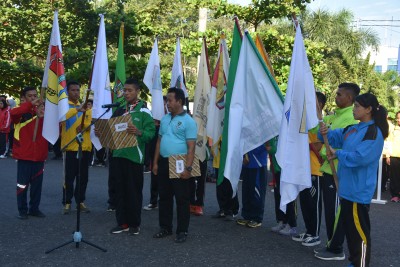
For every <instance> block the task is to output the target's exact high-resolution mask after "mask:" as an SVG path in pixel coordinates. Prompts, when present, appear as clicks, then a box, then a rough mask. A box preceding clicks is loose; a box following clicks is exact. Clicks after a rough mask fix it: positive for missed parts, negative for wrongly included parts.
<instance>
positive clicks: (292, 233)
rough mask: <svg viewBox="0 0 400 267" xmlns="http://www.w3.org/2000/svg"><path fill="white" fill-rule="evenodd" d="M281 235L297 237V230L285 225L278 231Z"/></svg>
mask: <svg viewBox="0 0 400 267" xmlns="http://www.w3.org/2000/svg"><path fill="white" fill-rule="evenodd" d="M279 233H280V234H281V235H287V236H295V235H297V229H296V227H290V225H289V224H286V226H285V228H283V229H282V230H280V231H279Z"/></svg>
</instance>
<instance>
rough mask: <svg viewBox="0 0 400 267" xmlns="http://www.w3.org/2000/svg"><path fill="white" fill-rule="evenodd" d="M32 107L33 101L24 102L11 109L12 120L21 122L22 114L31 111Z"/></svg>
mask: <svg viewBox="0 0 400 267" xmlns="http://www.w3.org/2000/svg"><path fill="white" fill-rule="evenodd" d="M32 107H33V105H32V103H31V102H25V103H22V104H21V106H19V107H16V108H13V109H11V111H10V115H11V120H12V122H13V123H19V121H20V119H21V117H22V115H23V114H25V113H29V112H30V111H31V110H32Z"/></svg>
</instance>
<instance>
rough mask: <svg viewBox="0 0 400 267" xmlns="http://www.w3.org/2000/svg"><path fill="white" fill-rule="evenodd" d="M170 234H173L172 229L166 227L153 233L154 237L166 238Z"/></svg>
mask: <svg viewBox="0 0 400 267" xmlns="http://www.w3.org/2000/svg"><path fill="white" fill-rule="evenodd" d="M169 235H172V231H168V230H166V229H161V230H160V231H159V232H158V233H156V234H154V235H153V238H164V237H167V236H169Z"/></svg>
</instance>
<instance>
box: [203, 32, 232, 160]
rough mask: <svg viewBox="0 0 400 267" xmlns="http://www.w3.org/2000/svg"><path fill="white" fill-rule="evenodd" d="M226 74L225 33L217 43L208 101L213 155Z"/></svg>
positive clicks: (222, 113) (220, 125)
mask: <svg viewBox="0 0 400 267" xmlns="http://www.w3.org/2000/svg"><path fill="white" fill-rule="evenodd" d="M228 75H229V53H228V47H227V45H226V41H225V35H222V36H221V40H220V43H219V50H218V60H217V63H216V66H215V70H214V74H213V77H212V82H211V85H212V87H211V94H210V103H209V105H208V120H207V136H208V137H209V138H210V139H211V140H212V145H211V149H212V150H213V153H214V155H217V153H218V142H219V139H220V138H221V135H222V129H223V126H224V117H225V102H226V101H225V98H226V86H227V79H228Z"/></svg>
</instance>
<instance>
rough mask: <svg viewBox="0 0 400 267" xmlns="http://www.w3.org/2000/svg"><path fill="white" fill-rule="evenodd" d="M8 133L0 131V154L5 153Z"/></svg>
mask: <svg viewBox="0 0 400 267" xmlns="http://www.w3.org/2000/svg"><path fill="white" fill-rule="evenodd" d="M7 139H8V134H6V133H0V155H5V154H6V152H7V142H8V140H7Z"/></svg>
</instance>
